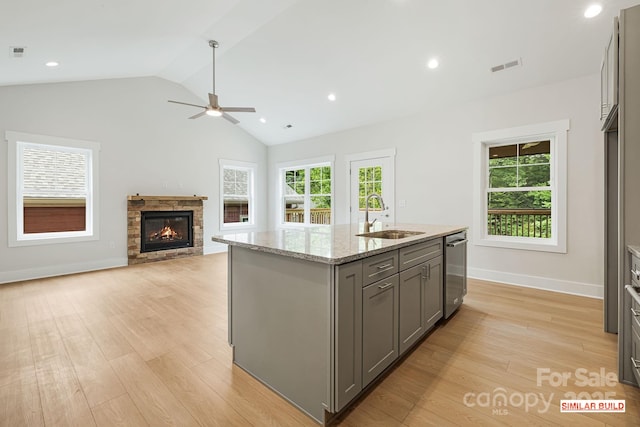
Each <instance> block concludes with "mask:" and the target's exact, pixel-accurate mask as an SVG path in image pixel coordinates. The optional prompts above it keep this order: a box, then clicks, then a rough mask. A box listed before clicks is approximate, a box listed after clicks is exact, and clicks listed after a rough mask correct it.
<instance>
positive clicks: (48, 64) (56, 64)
mask: <svg viewBox="0 0 640 427" xmlns="http://www.w3.org/2000/svg"><path fill="white" fill-rule="evenodd" d="M44 65H46V66H47V67H57V66H58V65H60V64H59V63H58V62H56V61H49V62H47V63H46V64H44Z"/></svg>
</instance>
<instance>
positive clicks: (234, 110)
mask: <svg viewBox="0 0 640 427" xmlns="http://www.w3.org/2000/svg"><path fill="white" fill-rule="evenodd" d="M220 109H221V110H222V111H228V112H230V113H255V112H256V109H255V108H253V107H220Z"/></svg>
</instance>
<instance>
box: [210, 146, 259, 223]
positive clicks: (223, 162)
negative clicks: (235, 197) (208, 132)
mask: <svg viewBox="0 0 640 427" xmlns="http://www.w3.org/2000/svg"><path fill="white" fill-rule="evenodd" d="M218 164H219V165H220V168H219V169H220V193H219V195H220V220H219V227H220V230H221V231H223V230H224V231H229V230H253V229H255V228H256V192H255V185H256V184H255V182H256V175H257V173H258V164H257V163H253V162H243V161H240V160H229V159H218ZM225 168H229V169H239V170H245V171H248V172H249V183H248V185H247V188H248V191H249V221H248V222H235V223H225V222H224V169H225Z"/></svg>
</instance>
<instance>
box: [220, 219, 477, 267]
mask: <svg viewBox="0 0 640 427" xmlns="http://www.w3.org/2000/svg"><path fill="white" fill-rule="evenodd" d="M467 228H468V227H466V226H460V225H429V224H386V223H383V224H381V223H378V222H376V223H375V224H374V226H373V228H372V230H371V231H380V230H387V229H388V230H407V231H419V232H423V233H424V234H419V235H415V236H410V237H406V238H404V239H380V238H371V237H361V236H356V234H359V233H362V230H363V224H358V225H356V224H351V225H349V224H345V225H333V226H317V227H304V228H303V227H301V228H286V229H279V230H274V231H264V232H248V233H235V234H224V235H220V236H214V237H212V238H211V240H213V241H214V242H219V243H226V244H228V245H231V246H239V247H244V248H248V249H252V250H256V251H262V252H269V253H273V254H278V255H283V256H289V257H293V258H300V259H305V260H309V261H317V262H322V263H325V264H344V263H346V262H350V261H355V260H357V259H361V258H366V257H369V256H372V255H376V254H379V253H383V252H387V251H389V250H393V249H398V248H402V247H404V246H409V245H412V244H414V243H420V242H423V241H426V240H429V239H433V238H436V237H443V236H447V235H449V234H453V233H457V232H459V231H463V230H466V229H467Z"/></svg>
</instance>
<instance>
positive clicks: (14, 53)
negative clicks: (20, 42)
mask: <svg viewBox="0 0 640 427" xmlns="http://www.w3.org/2000/svg"><path fill="white" fill-rule="evenodd" d="M26 50H27V48H26V47H25V46H9V56H11V57H12V58H22V57H23V56H24V53H25V51H26Z"/></svg>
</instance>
